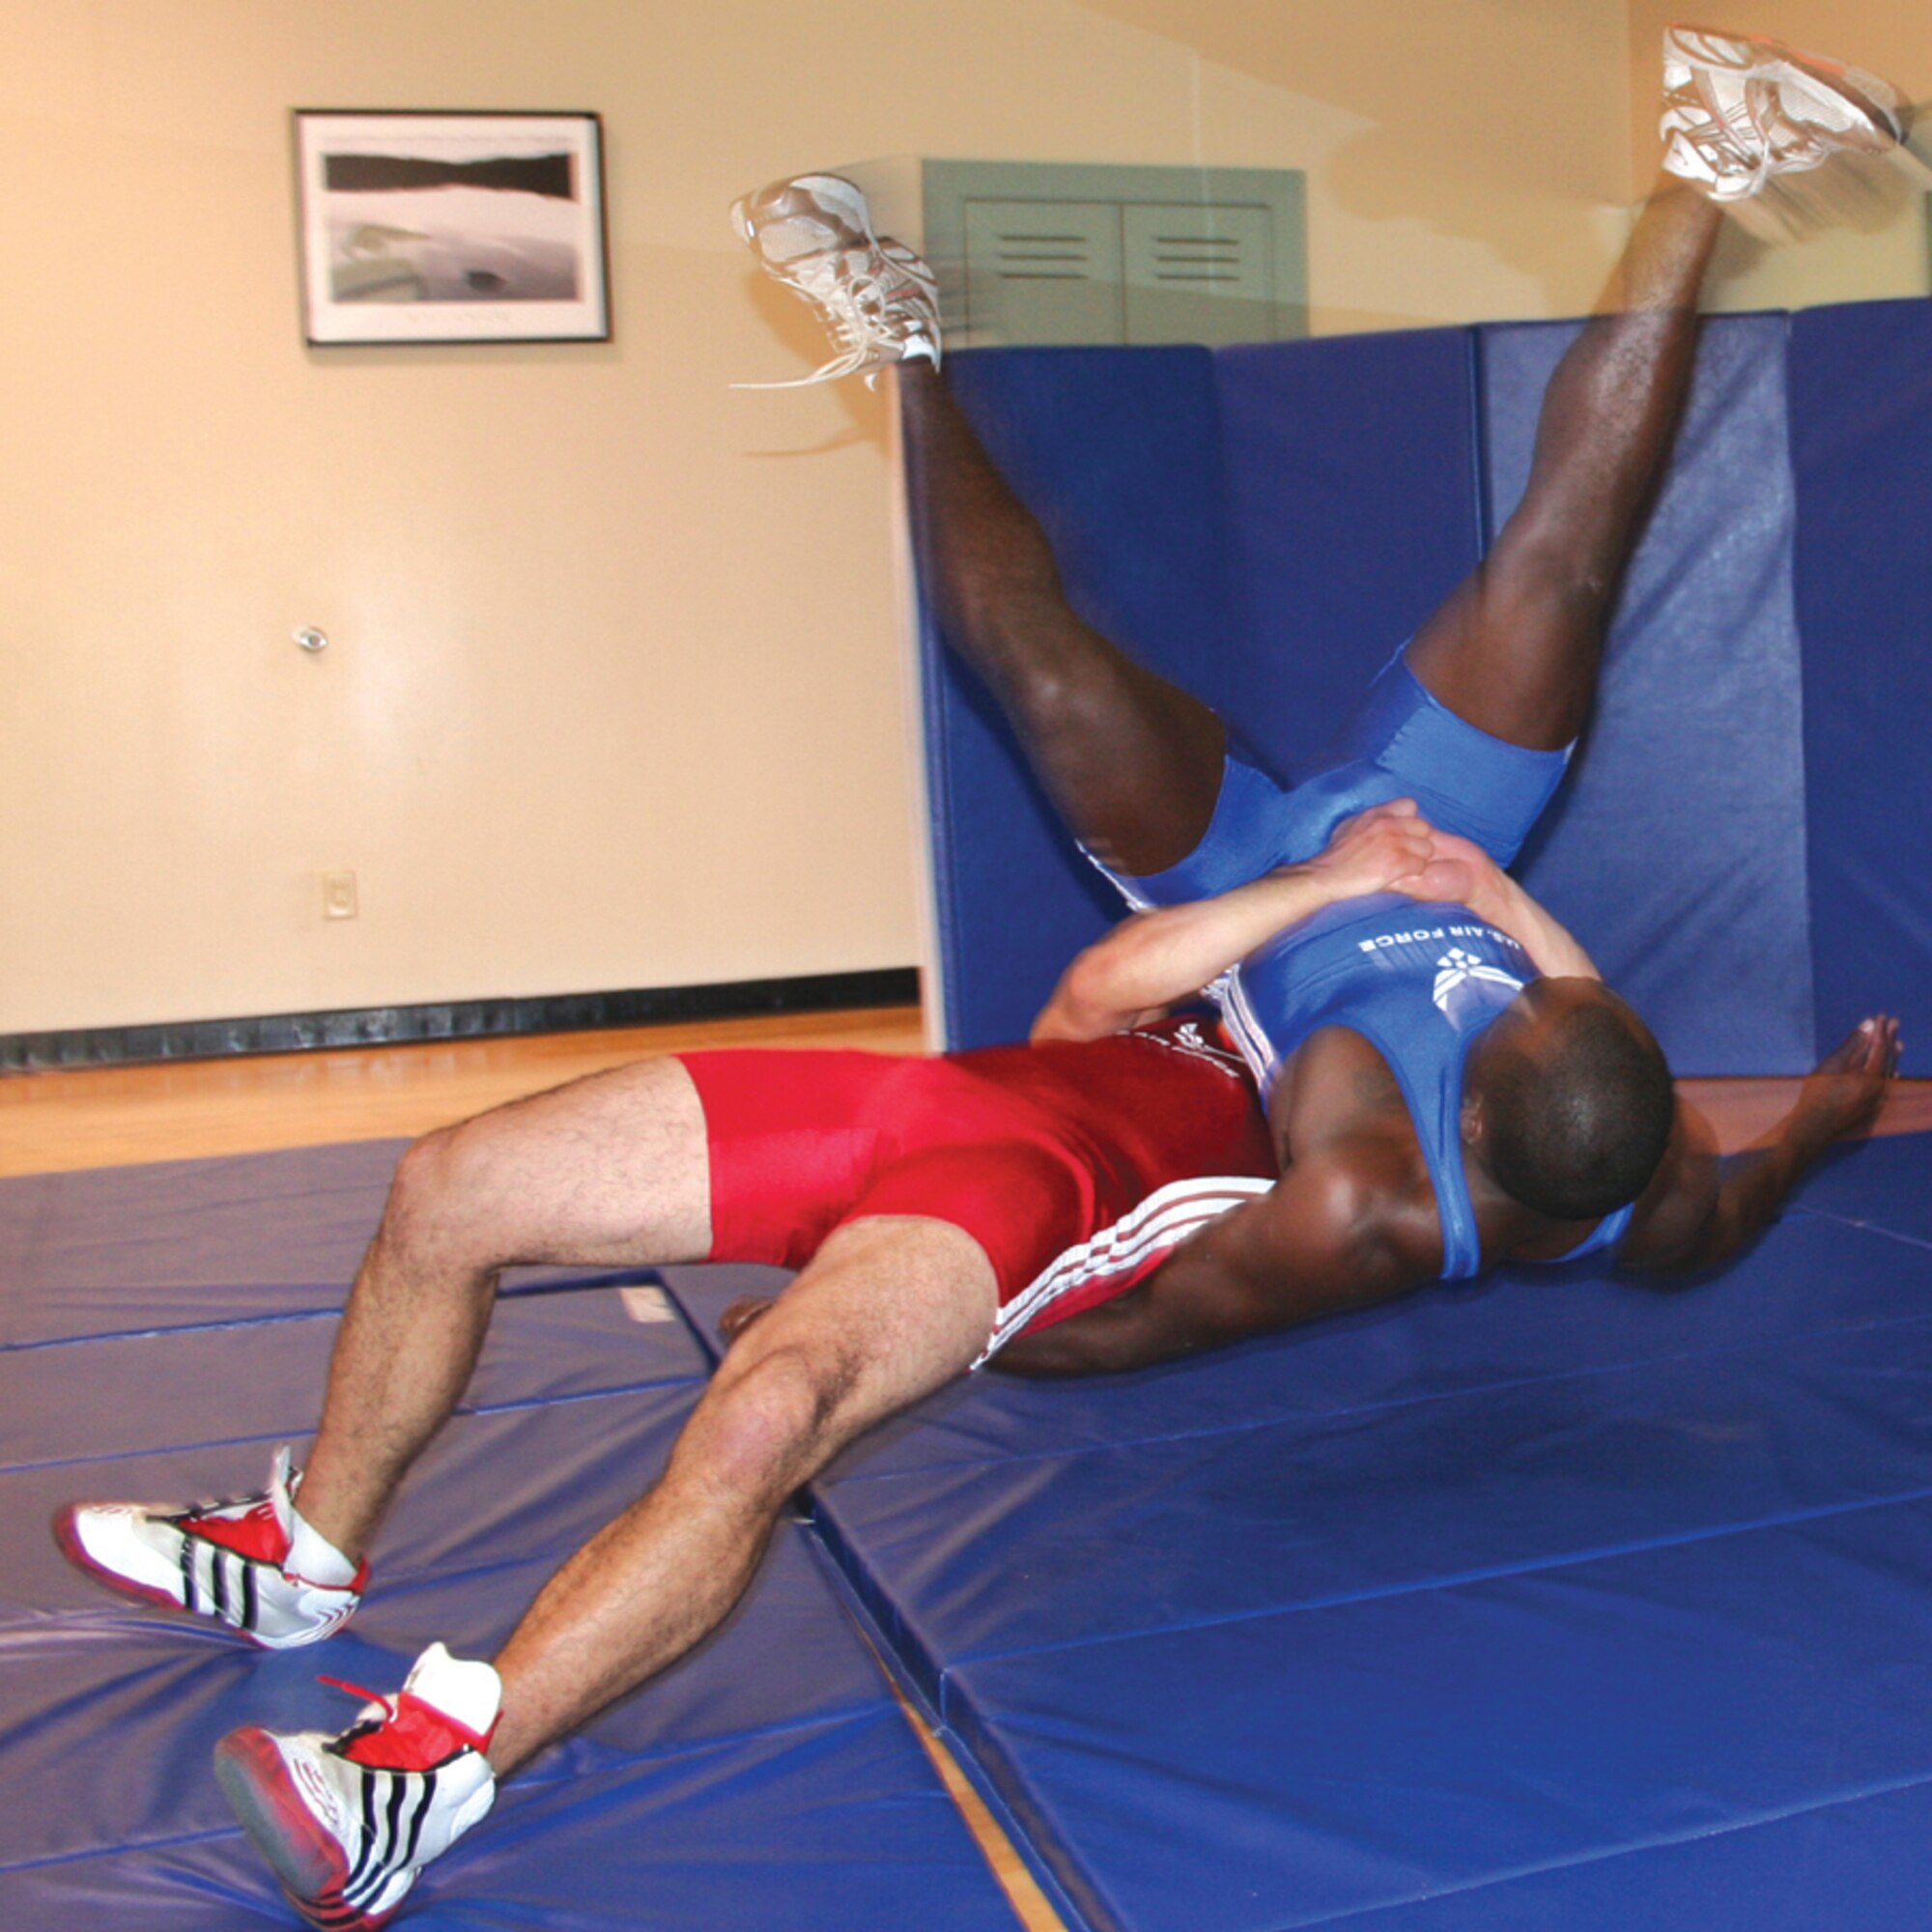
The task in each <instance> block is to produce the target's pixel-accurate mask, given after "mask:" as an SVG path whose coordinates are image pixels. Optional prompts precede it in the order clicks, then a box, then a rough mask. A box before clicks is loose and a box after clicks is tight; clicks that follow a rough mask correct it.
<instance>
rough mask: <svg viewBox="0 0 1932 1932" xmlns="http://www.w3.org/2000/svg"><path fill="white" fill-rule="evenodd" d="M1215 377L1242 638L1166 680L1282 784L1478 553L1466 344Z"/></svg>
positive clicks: (1409, 335)
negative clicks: (1185, 691) (1217, 718)
mask: <svg viewBox="0 0 1932 1932" xmlns="http://www.w3.org/2000/svg"><path fill="white" fill-rule="evenodd" d="M1214 372H1215V377H1216V402H1217V405H1218V407H1219V409H1220V412H1221V439H1222V446H1223V448H1224V449H1225V451H1226V461H1227V466H1228V473H1229V476H1230V478H1231V479H1232V487H1231V488H1230V490H1229V493H1228V494H1229V515H1230V517H1231V519H1232V538H1233V546H1232V553H1231V555H1230V557H1229V562H1228V566H1227V567H1228V568H1230V569H1231V570H1232V572H1233V574H1234V577H1235V580H1236V593H1235V594H1236V599H1237V609H1238V612H1239V617H1240V628H1239V630H1238V632H1237V633H1236V634H1235V635H1234V636H1233V637H1231V638H1228V639H1223V640H1222V641H1221V644H1220V648H1219V651H1218V653H1217V655H1216V656H1215V658H1214V659H1213V660H1212V662H1210V663H1208V664H1207V665H1204V666H1203V667H1201V669H1200V671H1199V673H1198V675H1197V673H1196V671H1195V669H1194V668H1193V667H1192V666H1187V665H1181V664H1178V663H1177V664H1175V665H1174V666H1173V667H1172V668H1171V670H1170V675H1172V676H1173V677H1174V678H1175V680H1176V682H1178V683H1179V684H1182V685H1185V686H1187V687H1188V688H1189V689H1190V690H1195V691H1196V692H1197V695H1198V696H1202V697H1205V698H1207V699H1208V702H1209V703H1210V704H1212V705H1213V706H1214V708H1215V709H1216V710H1217V711H1219V712H1220V714H1221V715H1222V717H1223V718H1224V719H1226V720H1228V721H1229V722H1230V723H1231V724H1233V725H1235V726H1236V729H1238V731H1239V732H1240V733H1241V735H1242V736H1243V737H1244V738H1246V739H1247V740H1248V741H1249V742H1250V743H1251V744H1253V745H1255V746H1257V747H1258V748H1259V749H1260V750H1261V751H1263V752H1264V753H1266V754H1267V755H1268V757H1269V759H1270V761H1271V762H1272V764H1273V766H1274V768H1275V769H1276V770H1277V771H1281V772H1284V773H1287V774H1289V775H1291V776H1293V774H1294V773H1295V772H1296V771H1299V770H1301V769H1303V768H1305V767H1306V765H1307V764H1308V762H1309V760H1310V759H1311V758H1312V757H1313V756H1314V755H1315V754H1317V753H1320V752H1321V749H1322V748H1323V747H1324V746H1325V745H1326V744H1327V742H1328V740H1329V739H1330V738H1331V737H1332V736H1333V735H1334V733H1335V732H1336V731H1338V730H1339V729H1340V728H1341V726H1342V725H1344V724H1345V723H1346V722H1347V721H1348V719H1349V718H1350V716H1352V714H1353V712H1354V710H1355V708H1356V706H1357V705H1358V704H1359V703H1360V702H1361V696H1362V693H1363V692H1364V691H1365V690H1366V689H1367V687H1368V683H1369V680H1370V679H1371V678H1372V677H1374V676H1375V674H1376V673H1377V672H1378V670H1380V669H1381V668H1382V666H1383V665H1385V664H1386V663H1387V662H1388V660H1389V658H1390V656H1391V655H1392V654H1393V653H1394V651H1395V649H1396V646H1397V645H1399V644H1400V643H1401V642H1402V641H1403V640H1404V639H1406V638H1407V637H1408V635H1409V634H1410V633H1411V632H1412V631H1413V630H1414V629H1415V628H1416V626H1417V625H1418V624H1420V623H1421V621H1422V620H1423V618H1425V617H1426V616H1428V614H1429V613H1430V611H1433V610H1434V609H1435V606H1436V605H1437V604H1438V603H1439V602H1440V601H1441V599H1442V597H1443V596H1444V595H1445V593H1446V592H1447V591H1448V590H1449V588H1450V587H1451V586H1452V585H1453V584H1455V583H1456V582H1459V581H1460V580H1461V579H1462V578H1463V577H1464V576H1466V575H1467V574H1468V572H1469V570H1470V568H1471V567H1472V566H1473V565H1474V563H1475V561H1476V558H1477V556H1478V554H1479V551H1478V547H1477V524H1476V504H1475V498H1474V496H1473V493H1472V490H1471V479H1472V477H1473V474H1474V465H1475V435H1476V424H1475V415H1474V410H1473V400H1474V391H1473V387H1472V383H1471V377H1472V370H1471V365H1470V335H1469V331H1468V330H1467V329H1465V328H1442V329H1414V330H1404V331H1392V332H1390V333H1387V334H1382V335H1362V336H1337V337H1332V338H1329V339H1327V340H1322V341H1314V342H1300V343H1287V342H1274V343H1265V344H1262V345H1260V346H1258V347H1252V348H1238V349H1226V350H1222V351H1220V352H1219V353H1218V354H1217V355H1215V357H1214Z"/></svg>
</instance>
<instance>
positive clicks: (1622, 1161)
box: [1465, 980, 1677, 1221]
mask: <svg viewBox="0 0 1932 1932" xmlns="http://www.w3.org/2000/svg"><path fill="white" fill-rule="evenodd" d="M1465 1093H1466V1094H1467V1097H1468V1099H1469V1100H1470V1101H1472V1102H1474V1110H1473V1112H1472V1113H1471V1115H1470V1116H1469V1117H1468V1118H1467V1122H1466V1130H1467V1131H1468V1132H1469V1133H1470V1135H1471V1136H1472V1138H1473V1139H1474V1141H1475V1144H1476V1147H1477V1151H1478V1155H1479V1158H1480V1159H1481V1160H1482V1163H1483V1165H1484V1166H1485V1167H1486V1168H1487V1169H1488V1170H1489V1172H1490V1174H1491V1176H1492V1178H1493V1179H1495V1181H1496V1183H1497V1185H1498V1186H1500V1187H1501V1188H1502V1189H1503V1191H1504V1192H1505V1193H1507V1194H1508V1195H1510V1196H1511V1197H1512V1198H1513V1199H1515V1200H1518V1201H1520V1202H1521V1203H1522V1204H1523V1206H1524V1207H1526V1208H1537V1209H1539V1210H1540V1211H1541V1212H1543V1213H1546V1214H1549V1215H1553V1216H1554V1217H1555V1218H1556V1219H1558V1220H1562V1221H1584V1220H1590V1219H1593V1218H1594V1217H1596V1216H1598V1215H1603V1214H1607V1213H1609V1212H1611V1211H1612V1210H1613V1209H1615V1208H1621V1207H1622V1206H1623V1205H1624V1203H1625V1202H1627V1201H1634V1200H1635V1199H1636V1197H1637V1196H1638V1195H1639V1194H1641V1193H1642V1192H1643V1190H1644V1187H1645V1186H1646V1185H1647V1184H1648V1182H1649V1180H1650V1178H1651V1176H1652V1175H1653V1174H1655V1173H1656V1172H1657V1165H1658V1162H1659V1161H1661V1160H1662V1158H1663V1150H1664V1147H1665V1145H1666V1144H1667V1143H1668V1141H1669V1139H1670V1127H1671V1122H1672V1120H1673V1119H1674V1118H1675V1114H1676V1105H1677V1102H1676V1094H1675V1093H1674V1092H1673V1090H1672V1087H1671V1084H1670V1068H1669V1066H1668V1065H1667V1064H1666V1063H1665V1061H1664V1058H1663V1053H1662V1049H1661V1048H1660V1047H1659V1046H1658V1043H1657V1041H1656V1040H1655V1039H1653V1038H1652V1037H1651V1034H1650V1029H1649V1028H1648V1027H1646V1026H1645V1025H1644V1023H1643V1022H1642V1021H1641V1020H1640V1019H1638V1018H1637V1016H1636V1015H1635V1013H1634V1012H1633V1011H1632V1010H1631V1009H1630V1008H1629V1007H1627V1006H1626V1005H1625V1004H1624V1003H1623V1001H1621V1000H1620V999H1618V998H1617V996H1616V995H1615V994H1614V993H1613V992H1611V991H1610V989H1609V988H1608V987H1607V986H1605V985H1602V984H1600V983H1599V982H1598V981H1596V980H1536V981H1534V982H1533V983H1532V984H1530V985H1529V986H1526V987H1525V988H1524V989H1523V991H1522V993H1521V995H1520V997H1519V998H1518V999H1517V1000H1516V1002H1515V1003H1514V1004H1513V1005H1512V1006H1511V1007H1510V1009H1509V1010H1508V1011H1507V1012H1505V1013H1504V1014H1503V1016H1502V1018H1501V1019H1499V1020H1498V1021H1497V1022H1496V1023H1495V1025H1494V1026H1492V1028H1491V1029H1490V1030H1489V1032H1488V1033H1486V1034H1485V1035H1484V1036H1483V1037H1482V1038H1481V1039H1480V1040H1478V1041H1477V1043H1476V1048H1475V1051H1474V1052H1473V1053H1472V1054H1471V1055H1470V1058H1469V1065H1468V1077H1467V1082H1466V1087H1465Z"/></svg>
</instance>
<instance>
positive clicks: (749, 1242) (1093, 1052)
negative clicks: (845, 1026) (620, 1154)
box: [683, 1019, 1277, 1361]
mask: <svg viewBox="0 0 1932 1932" xmlns="http://www.w3.org/2000/svg"><path fill="white" fill-rule="evenodd" d="M683 1064H684V1065H685V1067H686V1068H687V1070H688V1071H689V1072H690V1074H691V1077H692V1079H693V1080H694V1081H695V1082H696V1087H697V1092H698V1096H699V1098H700V1099H701V1100H702V1102H703V1105H704V1118H705V1126H706V1129H707V1134H708V1139H709V1145H710V1154H711V1223H712V1248H711V1255H710V1259H711V1260H712V1261H736V1262H770V1263H776V1264H780V1265H782V1266H786V1267H800V1266H803V1265H804V1264H805V1263H806V1262H808V1261H810V1258H811V1257H812V1255H813V1254H814V1253H815V1252H816V1251H817V1249H818V1246H819V1244H820V1243H821V1242H822V1241H823V1240H824V1239H825V1237H826V1236H828V1235H829V1234H830V1233H831V1232H832V1230H833V1229H834V1228H837V1227H841V1226H842V1225H843V1224H844V1223H846V1222H847V1221H858V1220H863V1219H866V1218H867V1217H870V1216H874V1215H882V1214H895V1215H896V1214H916V1215H923V1216H926V1217H928V1218H930V1219H933V1220H940V1221H950V1222H952V1224H953V1225H954V1226H955V1227H958V1228H961V1229H963V1230H964V1231H965V1232H966V1233H967V1234H969V1235H971V1236H973V1238H974V1239H975V1240H976V1241H978V1242H979V1244H980V1247H982V1248H983V1249H984V1250H985V1252H986V1256H987V1259H988V1260H989V1261H990V1262H991V1263H992V1264H993V1270H994V1273H995V1275H996V1276H997V1277H998V1280H999V1286H1000V1316H999V1323H998V1326H997V1327H996V1328H995V1330H994V1333H993V1336H992V1338H991V1340H990V1341H989V1342H988V1345H987V1349H986V1355H990V1354H991V1353H992V1352H993V1351H994V1350H996V1349H999V1348H1001V1347H1003V1346H1004V1345H1005V1344H1006V1343H1008V1342H1009V1341H1010V1340H1011V1339H1012V1338H1013V1337H1014V1336H1015V1335H1017V1334H1020V1333H1022V1332H1023V1331H1024V1330H1026V1329H1028V1328H1035V1327H1044V1326H1046V1325H1048V1324H1049V1323H1051V1322H1054V1321H1065V1319H1066V1318H1067V1317H1068V1316H1070V1315H1077V1314H1078V1313H1079V1312H1080V1311H1081V1310H1082V1309H1086V1308H1091V1307H1094V1305H1095V1304H1097V1303H1099V1302H1102V1301H1106V1300H1109V1299H1111V1298H1112V1297H1113V1296H1114V1295H1117V1294H1120V1293H1124V1292H1125V1291H1126V1290H1127V1289H1129V1288H1131V1287H1132V1286H1133V1285H1134V1283H1135V1282H1137V1281H1139V1280H1140V1279H1141V1278H1142V1276H1144V1275H1145V1274H1147V1273H1148V1272H1149V1270H1150V1269H1151V1268H1152V1267H1153V1265H1154V1264H1156V1263H1157V1262H1158V1261H1160V1260H1161V1259H1162V1257H1163V1256H1165V1255H1166V1254H1167V1253H1168V1252H1169V1251H1170V1250H1171V1249H1173V1248H1174V1247H1175V1246H1176V1244H1177V1243H1178V1242H1179V1241H1180V1240H1182V1239H1183V1238H1184V1237H1185V1236H1188V1235H1189V1234H1191V1233H1193V1232H1194V1230H1195V1229H1196V1228H1199V1227H1201V1226H1203V1225H1204V1224H1205V1223H1206V1222H1208V1221H1210V1220H1212V1219H1214V1218H1215V1216H1217V1215H1218V1214H1221V1213H1223V1212H1225V1211H1226V1210H1227V1209H1228V1208H1232V1207H1234V1206H1236V1204H1237V1203H1239V1202H1241V1201H1244V1200H1247V1199H1249V1198H1250V1197H1252V1196H1253V1195H1256V1194H1261V1193H1264V1192H1266V1190H1267V1189H1268V1187H1270V1186H1271V1185H1272V1184H1273V1183H1274V1180H1275V1179H1276V1178H1277V1168H1276V1163H1275V1159H1274V1154H1273V1151H1272V1149H1271V1148H1270V1146H1269V1144H1268V1135H1267V1127H1266V1124H1265V1122H1264V1121H1263V1119H1262V1115H1261V1110H1260V1107H1259V1105H1258V1103H1257V1101H1256V1098H1255V1090H1254V1085H1253V1082H1252V1081H1251V1079H1250V1077H1249V1075H1248V1073H1247V1070H1246V1068H1245V1067H1244V1066H1243V1065H1242V1064H1241V1062H1240V1060H1239V1058H1238V1057H1237V1056H1236V1055H1235V1054H1234V1053H1231V1052H1229V1051H1227V1050H1226V1049H1225V1048H1224V1047H1223V1046H1222V1045H1221V1044H1220V1043H1219V1039H1218V1035H1217V1034H1216V1031H1215V1029H1214V1028H1213V1027H1212V1025H1211V1024H1210V1023H1208V1022H1206V1021H1202V1020H1195V1019H1181V1020H1165V1021H1162V1022H1161V1023H1160V1024H1158V1025H1156V1026H1150V1027H1144V1028H1140V1029H1137V1030H1136V1031H1134V1032H1132V1033H1125V1034H1121V1035H1118V1036H1116V1037H1114V1038H1112V1039H1107V1040H1099V1041H1090V1042H1086V1043H1083V1044H1080V1045H1065V1044H1046V1045H1041V1046H998V1047H986V1048H981V1049H980V1050H978V1051H976V1052H971V1053H960V1054H950V1055H946V1056H944V1057H940V1058H932V1057H923V1058H922V1057H911V1058H899V1057H895V1056H892V1055H887V1054H871V1053H827V1052H811V1051H802V1052H783V1051H777V1052H765V1051H758V1050H755V1049H747V1050H736V1051H725V1052H718V1053H695V1054H690V1055H686V1056H683ZM985 1358H986V1356H985V1355H982V1356H981V1357H980V1360H981V1361H984V1360H985Z"/></svg>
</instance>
